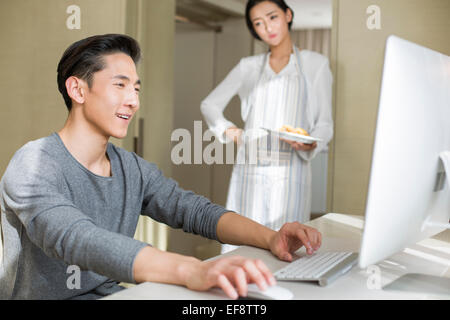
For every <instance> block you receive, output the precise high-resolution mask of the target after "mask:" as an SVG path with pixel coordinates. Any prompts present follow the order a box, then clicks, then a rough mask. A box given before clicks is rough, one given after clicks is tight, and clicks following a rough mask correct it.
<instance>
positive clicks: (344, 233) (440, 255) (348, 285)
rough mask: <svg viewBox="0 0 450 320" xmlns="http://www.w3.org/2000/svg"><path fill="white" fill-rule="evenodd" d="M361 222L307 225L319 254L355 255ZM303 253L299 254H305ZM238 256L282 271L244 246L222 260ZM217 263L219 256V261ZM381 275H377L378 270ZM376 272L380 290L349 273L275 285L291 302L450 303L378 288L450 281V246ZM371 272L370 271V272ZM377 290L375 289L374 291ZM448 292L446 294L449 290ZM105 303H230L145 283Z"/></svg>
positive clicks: (328, 220) (347, 218) (413, 250)
mask: <svg viewBox="0 0 450 320" xmlns="http://www.w3.org/2000/svg"><path fill="white" fill-rule="evenodd" d="M363 219H364V218H363V217H361V216H351V215H343V214H336V213H329V214H327V215H325V216H322V217H320V218H319V219H315V220H312V221H310V222H308V223H307V225H310V226H312V227H315V228H317V229H318V230H319V231H320V232H321V233H322V236H323V238H322V247H321V249H320V250H319V251H328V250H330V251H331V250H337V251H359V248H360V241H361V236H362V228H363V223H364V220H363ZM304 252H305V251H304V248H302V249H300V250H299V251H298V253H299V254H302V253H304ZM229 255H241V256H246V257H252V258H259V259H261V260H263V261H264V262H265V263H266V264H267V266H268V267H269V268H270V270H271V271H272V272H274V271H276V270H278V269H279V268H281V267H283V266H285V265H286V264H287V262H283V261H280V260H278V259H277V258H275V257H274V256H273V255H272V254H271V253H270V252H269V251H266V250H262V249H257V248H253V247H247V246H242V247H240V248H238V249H236V250H234V251H232V252H228V253H226V254H224V255H222V256H229ZM218 257H221V256H218ZM377 267H378V268H379V269H378V268H377ZM377 269H378V270H379V271H380V273H379V276H380V277H379V278H378V279H380V281H379V282H378V283H380V284H381V286H377V285H376V283H377V282H376V281H372V279H376V278H374V277H377V275H374V273H369V272H368V270H367V269H360V268H359V267H358V266H355V267H353V269H352V270H350V272H348V273H347V274H345V275H343V276H342V277H340V278H339V279H337V280H336V281H335V282H333V283H331V284H330V285H329V286H327V287H320V286H319V285H318V284H316V283H308V282H287V281H278V282H277V284H278V285H279V286H282V287H285V288H287V289H290V290H291V291H292V292H293V293H294V299H299V300H309V299H315V300H317V299H333V300H336V299H338V300H340V299H358V300H359V299H364V300H366V299H371V300H372V299H389V300H395V299H450V295H449V297H448V298H446V297H445V296H444V297H443V296H434V295H429V294H424V293H410V292H394V291H386V290H382V289H381V287H383V286H384V285H386V284H388V283H390V282H391V281H393V280H395V279H396V278H398V277H400V276H401V275H403V274H405V273H414V272H416V273H426V274H431V275H438V276H445V277H450V243H449V242H447V241H442V240H438V239H435V238H430V239H426V240H423V241H421V242H419V243H417V244H415V245H413V246H411V247H408V248H406V249H405V250H404V251H403V252H400V253H397V254H395V255H393V256H392V257H390V258H388V259H386V260H384V261H382V262H381V263H379V264H377V265H376V267H375V268H372V269H371V270H375V271H376V270H377ZM372 272H374V271H372ZM377 287H378V288H377ZM449 290H450V288H449ZM105 299H112V300H114V299H121V300H129V299H133V300H135V299H136V300H139V299H155V300H157V299H158V300H166V299H167V300H197V299H201V300H209V299H213V300H214V299H219V300H222V299H228V297H227V296H226V295H225V294H224V293H223V292H222V291H220V290H217V289H214V290H211V291H208V292H196V291H192V290H189V289H187V288H185V287H182V286H176V285H168V284H161V283H152V282H146V283H142V284H139V285H136V286H134V287H132V288H129V289H126V290H123V291H121V292H118V293H115V294H113V295H110V296H108V297H106V298H105Z"/></svg>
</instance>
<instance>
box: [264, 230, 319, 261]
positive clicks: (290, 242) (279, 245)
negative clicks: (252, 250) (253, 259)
mask: <svg viewBox="0 0 450 320" xmlns="http://www.w3.org/2000/svg"><path fill="white" fill-rule="evenodd" d="M321 245H322V234H321V233H320V232H319V231H317V230H316V229H314V228H312V227H308V226H306V225H303V224H300V223H298V222H292V223H285V224H284V225H283V226H282V227H281V229H280V230H279V231H278V232H277V233H276V234H275V235H274V236H273V237H272V240H271V241H270V251H271V252H272V253H273V254H274V255H275V256H277V257H278V258H279V259H280V260H285V261H292V253H294V252H295V251H297V250H298V249H299V248H301V247H302V246H305V248H306V253H307V254H313V253H314V252H315V251H317V250H318V249H319V248H320V246H321Z"/></svg>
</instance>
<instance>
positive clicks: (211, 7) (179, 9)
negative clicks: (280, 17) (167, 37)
mask: <svg viewBox="0 0 450 320" xmlns="http://www.w3.org/2000/svg"><path fill="white" fill-rule="evenodd" d="M246 3H247V0H176V15H177V21H179V22H183V21H184V22H187V21H190V22H193V23H197V24H200V25H203V26H205V27H210V28H216V27H218V26H220V23H221V22H223V21H225V20H227V19H230V18H238V17H244V14H245V4H246ZM286 3H287V4H288V5H289V6H290V7H291V8H292V10H293V11H294V24H293V29H318V28H331V17H332V0H286Z"/></svg>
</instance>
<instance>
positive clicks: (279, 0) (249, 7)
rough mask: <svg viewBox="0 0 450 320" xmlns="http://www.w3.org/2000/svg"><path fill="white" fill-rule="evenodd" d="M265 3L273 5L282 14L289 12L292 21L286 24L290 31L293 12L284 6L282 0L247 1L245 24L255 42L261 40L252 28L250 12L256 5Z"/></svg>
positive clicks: (284, 3)
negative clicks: (281, 11) (282, 12)
mask: <svg viewBox="0 0 450 320" xmlns="http://www.w3.org/2000/svg"><path fill="white" fill-rule="evenodd" d="M265 1H269V2H273V3H275V4H276V5H277V6H278V7H279V8H280V9H281V10H283V11H284V12H287V10H288V9H289V10H291V13H292V20H291V22H289V23H288V27H289V30H291V28H292V22H293V21H294V11H292V9H291V8H289V6H288V5H287V4H286V2H284V0H248V1H247V6H246V8H245V20H246V22H247V27H248V30H250V33H251V34H252V36H253V37H254V38H255V39H257V40H261V38H260V37H259V36H258V34H257V33H256V31H255V28H254V27H253V22H252V20H251V19H250V11H251V10H252V8H253V7H254V6H256V5H257V4H260V3H261V2H265Z"/></svg>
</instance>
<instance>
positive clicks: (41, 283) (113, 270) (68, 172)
mask: <svg viewBox="0 0 450 320" xmlns="http://www.w3.org/2000/svg"><path fill="white" fill-rule="evenodd" d="M107 154H108V157H109V159H110V161H111V171H112V176H111V177H102V176H98V175H95V174H93V173H92V172H90V171H89V170H87V169H86V168H85V167H83V166H82V165H81V164H80V163H79V162H78V161H77V160H76V159H75V158H74V157H73V156H72V155H71V154H70V153H69V151H68V150H67V149H66V148H65V146H64V144H63V142H62V140H61V139H60V137H59V136H58V134H56V133H54V134H52V135H50V136H48V137H45V138H42V139H39V140H36V141H32V142H29V143H27V144H26V145H25V146H23V147H22V148H21V149H19V150H18V151H17V152H16V154H15V155H14V157H13V158H12V160H11V162H10V163H9V166H8V168H7V170H6V172H5V174H4V176H3V178H2V180H1V182H0V204H1V227H2V229H1V230H2V236H3V247H4V252H3V255H4V257H3V261H2V263H1V264H0V299H69V298H83V297H89V298H96V297H99V296H101V295H104V294H108V293H112V292H114V291H116V290H117V284H116V282H120V281H123V282H129V283H133V282H134V278H133V262H134V259H135V257H136V255H137V253H138V252H139V251H140V249H142V248H143V247H145V246H146V245H148V244H146V243H143V242H140V241H137V240H135V239H133V236H134V233H135V230H136V225H137V222H138V218H139V215H140V214H143V215H147V216H150V217H151V218H153V219H155V220H156V221H159V222H163V223H165V224H168V225H169V226H171V227H174V228H183V230H184V231H186V232H191V233H195V234H200V235H202V236H205V237H208V238H210V239H217V237H216V226H217V222H218V220H219V218H220V216H221V215H222V214H223V213H225V212H226V211H227V210H225V209H224V208H223V207H221V206H218V205H215V204H212V203H211V202H210V201H209V200H208V199H206V198H204V197H202V196H199V195H195V194H194V193H193V192H191V191H185V190H182V189H181V188H179V187H178V185H177V183H176V182H175V181H174V180H172V179H168V178H165V177H164V176H163V175H162V173H161V171H160V170H158V168H157V167H156V166H155V165H154V164H151V163H149V162H147V161H145V160H143V159H142V158H140V157H138V156H137V155H136V154H135V153H131V152H128V151H125V150H123V149H121V148H118V147H116V146H114V145H113V144H111V143H109V144H108V147H107ZM77 268H79V270H80V271H81V272H80V274H81V277H79V278H78V279H79V280H81V281H80V282H79V286H76V282H75V281H74V282H71V280H76V278H75V276H76V274H75V272H76V270H77ZM70 277H72V278H71V279H70ZM73 284H75V286H74V285H73Z"/></svg>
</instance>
